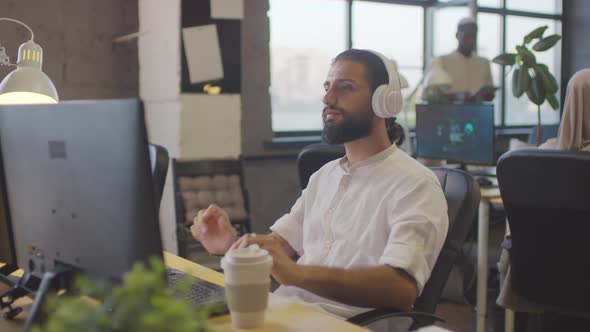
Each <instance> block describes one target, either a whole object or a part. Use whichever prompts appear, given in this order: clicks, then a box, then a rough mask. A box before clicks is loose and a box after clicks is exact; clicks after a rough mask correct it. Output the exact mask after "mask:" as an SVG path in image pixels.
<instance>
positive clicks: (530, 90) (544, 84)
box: [492, 25, 561, 146]
mask: <svg viewBox="0 0 590 332" xmlns="http://www.w3.org/2000/svg"><path fill="white" fill-rule="evenodd" d="M545 30H547V26H546V25H545V26H542V27H538V28H536V29H535V30H533V31H531V32H530V33H528V34H527V35H526V36H525V37H524V39H523V43H522V45H517V46H516V53H504V54H500V55H498V56H497V57H495V58H494V59H493V60H492V62H494V63H497V64H499V65H503V66H511V68H510V70H512V69H514V73H513V74H512V94H513V95H514V96H515V97H517V98H520V97H521V96H522V95H523V94H524V93H526V95H527V97H528V98H529V100H530V101H531V102H532V103H533V104H535V105H537V137H536V142H537V146H539V144H540V143H541V142H540V133H541V130H540V127H541V105H543V103H544V102H545V101H547V102H548V103H549V105H550V106H551V107H552V108H553V109H554V110H557V109H558V108H559V102H558V101H557V97H556V96H555V94H556V93H557V90H558V89H559V86H558V84H557V80H556V79H555V76H553V74H552V73H551V72H550V71H549V68H548V67H547V65H545V64H543V63H539V62H537V57H536V56H535V53H534V52H544V51H547V50H549V49H551V48H552V47H553V46H555V44H556V43H557V42H558V41H559V40H560V39H561V36H560V35H557V34H554V35H550V36H546V37H543V34H544V33H545ZM535 40H536V42H535V43H534V44H533V45H532V47H531V48H529V44H531V43H532V42H533V41H535ZM533 51H534V52H533Z"/></svg>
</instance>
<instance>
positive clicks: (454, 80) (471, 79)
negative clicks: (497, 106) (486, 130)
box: [426, 17, 495, 102]
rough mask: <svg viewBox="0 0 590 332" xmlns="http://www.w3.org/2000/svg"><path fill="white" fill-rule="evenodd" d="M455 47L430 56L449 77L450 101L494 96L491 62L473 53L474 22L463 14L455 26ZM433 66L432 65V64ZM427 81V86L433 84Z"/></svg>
mask: <svg viewBox="0 0 590 332" xmlns="http://www.w3.org/2000/svg"><path fill="white" fill-rule="evenodd" d="M456 37H457V40H458V42H459V46H458V47H457V50H455V51H453V52H451V53H449V54H446V55H443V56H440V57H438V58H435V59H433V63H437V64H439V65H440V66H441V67H442V69H443V70H444V71H445V72H446V73H447V74H448V76H450V78H451V84H450V86H449V89H448V90H447V91H446V94H447V97H448V98H449V99H450V101H455V102H483V101H491V100H493V99H494V97H495V93H494V91H495V88H494V86H493V81H492V72H491V69H490V61H489V60H488V59H486V58H484V57H481V56H478V55H476V54H475V53H476V47H477V23H476V21H475V19H474V18H472V17H466V18H464V19H462V20H461V21H459V24H458V26H457V34H456ZM431 67H432V66H431ZM432 85H433V84H431V82H429V81H428V80H427V82H426V86H427V89H428V88H429V87H430V86H432Z"/></svg>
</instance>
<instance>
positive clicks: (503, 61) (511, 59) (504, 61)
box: [492, 53, 516, 66]
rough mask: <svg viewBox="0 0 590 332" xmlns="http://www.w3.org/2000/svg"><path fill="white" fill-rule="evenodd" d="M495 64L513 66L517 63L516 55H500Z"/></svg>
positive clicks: (494, 60) (494, 61)
mask: <svg viewBox="0 0 590 332" xmlns="http://www.w3.org/2000/svg"><path fill="white" fill-rule="evenodd" d="M492 62H493V63H497V64H499V65H503V66H512V65H514V63H515V62H516V54H514V53H504V54H500V55H498V56H497V57H495V58H494V59H493V60H492Z"/></svg>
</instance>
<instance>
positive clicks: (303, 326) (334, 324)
mask: <svg viewBox="0 0 590 332" xmlns="http://www.w3.org/2000/svg"><path fill="white" fill-rule="evenodd" d="M164 261H165V263H166V265H167V266H169V267H172V268H175V269H178V270H181V271H184V272H186V273H188V274H191V275H194V276H196V277H199V278H201V279H205V280H207V281H210V282H212V283H215V284H218V285H223V284H224V282H223V274H221V273H219V272H216V271H213V270H210V269H208V268H206V267H203V266H201V265H198V264H196V263H193V262H191V261H189V260H186V259H184V258H181V257H178V256H176V255H173V254H170V253H167V252H164ZM4 289H6V287H5V285H3V284H0V292H2V291H4ZM30 302H31V301H30V300H29V299H20V300H19V303H20V304H21V305H26V304H27V303H30ZM24 322H25V317H24V314H20V315H19V316H17V319H16V320H14V321H7V320H5V319H2V318H0V331H2V332H13V331H14V332H16V331H21V330H22V328H23V326H24ZM210 322H211V323H212V325H213V326H214V327H215V329H216V330H217V331H243V330H238V329H234V328H233V327H232V325H231V320H230V317H229V315H225V316H220V317H216V318H213V319H211V320H210ZM248 331H253V332H257V331H351V332H354V331H367V330H366V329H364V328H361V327H358V326H356V325H353V324H350V323H348V322H346V321H344V320H342V319H339V318H336V317H333V316H331V315H329V314H326V313H323V312H321V311H318V310H316V309H313V308H311V307H308V306H306V305H304V304H301V303H294V302H290V301H287V300H285V299H282V298H280V297H278V296H272V295H271V296H270V301H269V308H268V310H267V312H266V320H265V323H264V326H263V327H262V328H259V329H254V330H248Z"/></svg>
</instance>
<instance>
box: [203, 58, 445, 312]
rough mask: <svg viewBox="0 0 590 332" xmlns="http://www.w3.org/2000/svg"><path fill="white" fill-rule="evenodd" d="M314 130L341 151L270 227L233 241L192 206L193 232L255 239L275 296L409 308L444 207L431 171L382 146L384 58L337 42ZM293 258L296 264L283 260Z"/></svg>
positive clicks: (211, 246) (218, 248) (337, 305)
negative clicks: (340, 48) (269, 259)
mask: <svg viewBox="0 0 590 332" xmlns="http://www.w3.org/2000/svg"><path fill="white" fill-rule="evenodd" d="M324 89H325V96H324V98H323V103H324V110H323V112H322V117H323V120H324V129H323V134H322V136H323V138H324V139H325V140H326V141H327V142H328V143H330V144H340V143H343V144H344V146H345V148H346V156H345V157H343V158H342V159H340V160H334V161H332V162H329V163H327V164H326V165H324V166H323V167H322V168H321V169H320V170H318V171H317V172H316V173H315V174H313V175H312V176H311V179H310V181H309V185H308V187H307V188H306V189H305V190H304V191H303V192H302V194H301V197H300V198H299V199H298V200H297V202H296V203H295V205H294V206H293V207H292V209H291V211H290V213H288V214H286V215H284V216H283V217H281V218H280V219H279V220H277V221H276V222H275V224H274V225H273V226H272V227H271V231H272V233H270V234H269V235H252V234H248V235H245V236H243V237H242V238H240V239H238V240H237V241H236V238H235V236H236V235H235V231H234V230H233V228H232V227H231V226H230V223H229V219H228V216H227V214H226V213H225V212H224V211H222V210H221V209H220V208H218V207H217V206H214V205H213V206H210V207H209V208H208V209H206V210H202V211H199V213H198V215H197V217H196V218H195V220H194V224H193V226H192V227H191V230H192V233H193V236H194V237H195V238H196V239H197V240H198V241H200V242H201V243H202V244H203V245H204V246H205V248H206V249H207V250H208V251H209V252H211V253H214V254H224V253H225V252H226V251H227V250H228V249H230V248H236V247H244V246H247V245H250V244H258V245H259V246H260V247H262V248H264V249H266V250H268V251H269V253H270V254H271V255H272V256H273V259H274V265H273V269H272V275H273V277H274V278H275V279H276V281H277V282H279V283H280V284H281V285H282V286H281V287H279V288H278V289H277V290H276V292H275V294H279V295H285V296H295V297H297V298H298V299H301V300H303V301H305V302H307V303H311V304H316V305H318V306H319V307H321V308H323V309H324V310H327V311H329V312H331V313H333V314H336V315H338V316H340V317H344V318H348V317H351V316H353V315H356V314H359V313H361V312H364V311H368V310H370V309H369V308H378V307H391V308H398V309H402V310H409V309H411V308H412V306H413V304H414V302H415V300H416V298H417V296H418V295H419V294H420V292H421V291H422V288H423V287H424V284H425V283H426V281H427V279H428V277H429V276H430V272H431V270H432V268H433V266H434V263H435V262H436V259H437V257H438V254H439V252H440V250H441V248H442V245H443V242H444V240H445V237H446V233H447V228H448V218H447V206H446V201H445V198H444V195H443V192H442V190H441V187H440V184H439V182H438V179H437V178H436V176H435V175H434V174H433V173H432V172H431V171H430V170H429V169H427V168H426V167H424V166H422V165H420V164H419V163H418V162H417V161H415V160H414V159H412V158H411V157H410V156H408V155H407V154H406V153H405V152H404V151H402V150H400V149H398V148H397V147H396V145H395V144H392V140H391V139H390V137H389V135H388V131H387V126H386V119H388V118H391V117H393V116H395V115H396V114H397V113H398V112H399V111H400V109H401V98H402V97H401V94H400V89H399V80H398V77H397V73H396V72H395V70H393V69H392V66H391V64H390V62H389V60H388V59H386V58H385V57H383V56H382V55H380V54H378V53H375V52H372V51H367V50H355V49H352V50H347V51H345V52H343V53H341V54H339V55H338V56H337V57H336V58H335V59H334V60H333V62H332V65H331V67H330V70H329V73H328V76H327V79H326V82H325V83H324ZM295 255H298V256H299V259H298V260H297V262H295V261H294V260H293V257H295Z"/></svg>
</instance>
